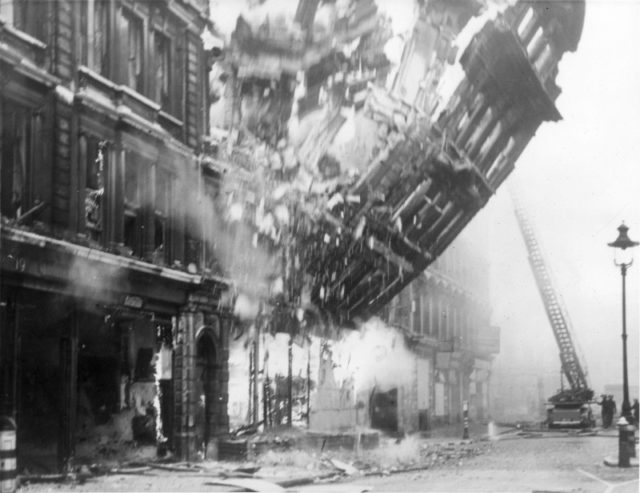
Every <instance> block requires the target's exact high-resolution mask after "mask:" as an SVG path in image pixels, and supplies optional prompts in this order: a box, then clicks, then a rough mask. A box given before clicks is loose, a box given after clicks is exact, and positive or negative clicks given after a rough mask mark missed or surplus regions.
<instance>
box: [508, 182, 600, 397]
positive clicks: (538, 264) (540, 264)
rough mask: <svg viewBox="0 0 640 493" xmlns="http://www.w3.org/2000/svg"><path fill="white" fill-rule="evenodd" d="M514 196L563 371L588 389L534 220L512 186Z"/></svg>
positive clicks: (574, 386)
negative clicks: (534, 226)
mask: <svg viewBox="0 0 640 493" xmlns="http://www.w3.org/2000/svg"><path fill="white" fill-rule="evenodd" d="M511 197H512V201H513V204H514V209H515V214H516V218H517V220H518V225H519V226H520V231H521V232H522V236H523V238H524V242H525V244H526V246H527V251H528V252H529V263H530V264H531V269H532V271H533V275H534V277H535V280H536V284H537V286H538V291H539V292H540V295H541V297H542V302H543V304H544V308H545V311H546V312H547V317H548V319H549V322H550V324H551V328H552V329H553V333H554V335H555V338H556V342H557V343H558V347H559V349H560V362H561V364H562V371H563V373H564V375H565V376H566V378H567V381H568V383H569V386H570V388H571V389H572V390H582V389H588V388H589V385H588V383H587V376H586V372H585V371H584V370H583V368H582V365H581V364H580V359H579V357H578V353H577V351H576V347H575V345H574V342H573V340H572V337H571V332H572V331H571V321H570V320H569V316H568V315H567V311H566V310H565V308H564V306H563V303H562V299H561V298H560V296H559V295H558V294H557V293H556V291H555V289H554V287H553V282H552V278H551V271H550V270H549V267H548V266H547V263H546V262H545V260H544V257H543V255H542V251H541V249H540V245H539V244H538V240H537V239H536V235H535V233H534V230H533V227H532V224H531V221H530V219H529V217H528V216H527V213H526V212H525V210H524V208H523V206H522V204H521V203H520V202H519V200H518V198H517V197H516V192H514V191H513V190H512V192H511Z"/></svg>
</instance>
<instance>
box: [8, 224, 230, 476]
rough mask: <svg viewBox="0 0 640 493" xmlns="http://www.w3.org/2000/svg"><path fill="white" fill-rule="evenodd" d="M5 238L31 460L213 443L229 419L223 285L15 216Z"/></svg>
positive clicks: (36, 468)
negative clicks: (54, 233)
mask: <svg viewBox="0 0 640 493" xmlns="http://www.w3.org/2000/svg"><path fill="white" fill-rule="evenodd" d="M2 249H3V253H4V254H5V255H4V261H3V284H2V327H3V330H2V338H1V341H2V346H1V347H2V361H3V364H2V377H3V378H2V389H1V390H2V396H3V410H2V411H3V414H4V415H7V416H12V417H14V418H15V420H16V422H17V425H18V449H17V451H18V463H19V465H20V468H21V470H25V471H31V472H33V473H42V472H51V471H55V470H66V469H68V468H69V467H70V466H71V464H72V463H74V462H75V463H85V462H89V463H94V462H96V461H98V462H99V461H106V462H109V461H121V460H124V459H125V458H127V457H129V458H139V459H143V458H144V459H151V458H154V457H155V456H156V455H157V453H160V454H161V455H165V454H166V453H176V454H183V455H184V456H186V457H189V456H190V457H192V458H196V457H198V455H197V454H200V456H203V455H204V454H205V453H206V447H207V445H208V444H210V443H211V445H212V446H213V443H212V442H213V441H214V437H215V436H216V435H219V434H220V433H224V432H225V431H226V426H227V421H226V402H225V400H224V393H225V386H226V378H227V376H226V372H225V364H224V358H226V356H227V354H228V349H227V348H228V339H227V334H228V331H229V326H230V319H229V317H227V316H222V317H221V316H220V312H219V311H218V310H215V311H214V308H213V307H216V308H217V306H218V302H217V301H216V300H215V298H214V296H213V295H212V293H213V292H214V290H216V289H218V290H219V286H217V285H216V284H215V283H209V284H208V283H202V282H201V281H200V279H198V278H196V277H195V276H191V275H188V274H183V273H177V272H164V273H162V272H160V273H156V272H152V271H151V270H150V269H149V268H148V267H147V266H145V265H144V264H142V263H140V262H123V261H122V259H118V258H117V257H116V258H109V256H107V255H104V254H98V253H96V252H95V251H94V252H91V251H89V250H88V249H85V248H83V247H78V246H70V245H65V244H64V243H62V242H56V241H54V240H50V239H45V238H44V237H40V236H37V235H34V234H31V233H28V232H26V231H21V230H12V229H11V228H7V227H5V228H4V229H3V243H2ZM11 262H13V263H11ZM159 281H162V282H159ZM207 293H208V294H207Z"/></svg>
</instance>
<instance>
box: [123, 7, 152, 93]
mask: <svg viewBox="0 0 640 493" xmlns="http://www.w3.org/2000/svg"><path fill="white" fill-rule="evenodd" d="M121 17H122V20H123V24H124V30H125V31H126V33H123V34H126V39H122V40H120V42H121V43H124V45H125V48H126V50H124V51H123V54H126V57H127V61H126V63H125V64H124V66H125V67H126V73H125V77H124V79H125V80H124V83H125V85H127V86H128V87H130V88H131V89H133V90H134V91H137V92H138V93H140V94H143V95H144V94H145V91H146V84H145V68H146V62H147V60H146V59H145V52H146V50H145V22H144V18H143V17H142V16H140V15H138V14H137V13H136V12H135V11H133V10H132V9H130V8H128V7H125V6H123V7H122V10H121ZM132 26H136V27H137V28H139V33H138V36H136V37H139V47H138V49H137V50H136V51H138V53H137V54H136V56H135V57H132V55H131V53H132V47H131V39H132V35H131V32H132V31H131V29H132ZM132 60H139V67H136V68H134V69H133V70H134V72H135V71H136V70H138V72H135V73H134V74H132V72H131V70H132ZM133 63H134V65H137V63H136V62H133ZM132 77H133V78H132Z"/></svg>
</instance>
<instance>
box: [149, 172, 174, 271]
mask: <svg viewBox="0 0 640 493" xmlns="http://www.w3.org/2000/svg"><path fill="white" fill-rule="evenodd" d="M170 209H171V179H170V176H169V174H168V173H167V172H165V171H163V170H160V169H159V170H157V173H156V205H155V210H154V216H155V217H154V220H155V232H154V245H153V249H154V255H153V261H154V263H160V264H163V263H165V262H166V259H167V258H169V253H170V252H169V251H168V250H169V246H170V239H169V211H170Z"/></svg>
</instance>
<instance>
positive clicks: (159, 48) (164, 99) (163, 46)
mask: <svg viewBox="0 0 640 493" xmlns="http://www.w3.org/2000/svg"><path fill="white" fill-rule="evenodd" d="M153 40H154V48H155V63H156V72H155V95H154V99H155V100H156V102H158V103H160V104H161V105H162V107H163V109H164V110H165V111H169V112H171V111H172V110H173V106H172V101H171V83H172V80H171V40H170V39H169V38H168V37H167V36H165V35H164V34H162V33H160V32H158V31H156V32H155V33H154V36H153Z"/></svg>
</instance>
